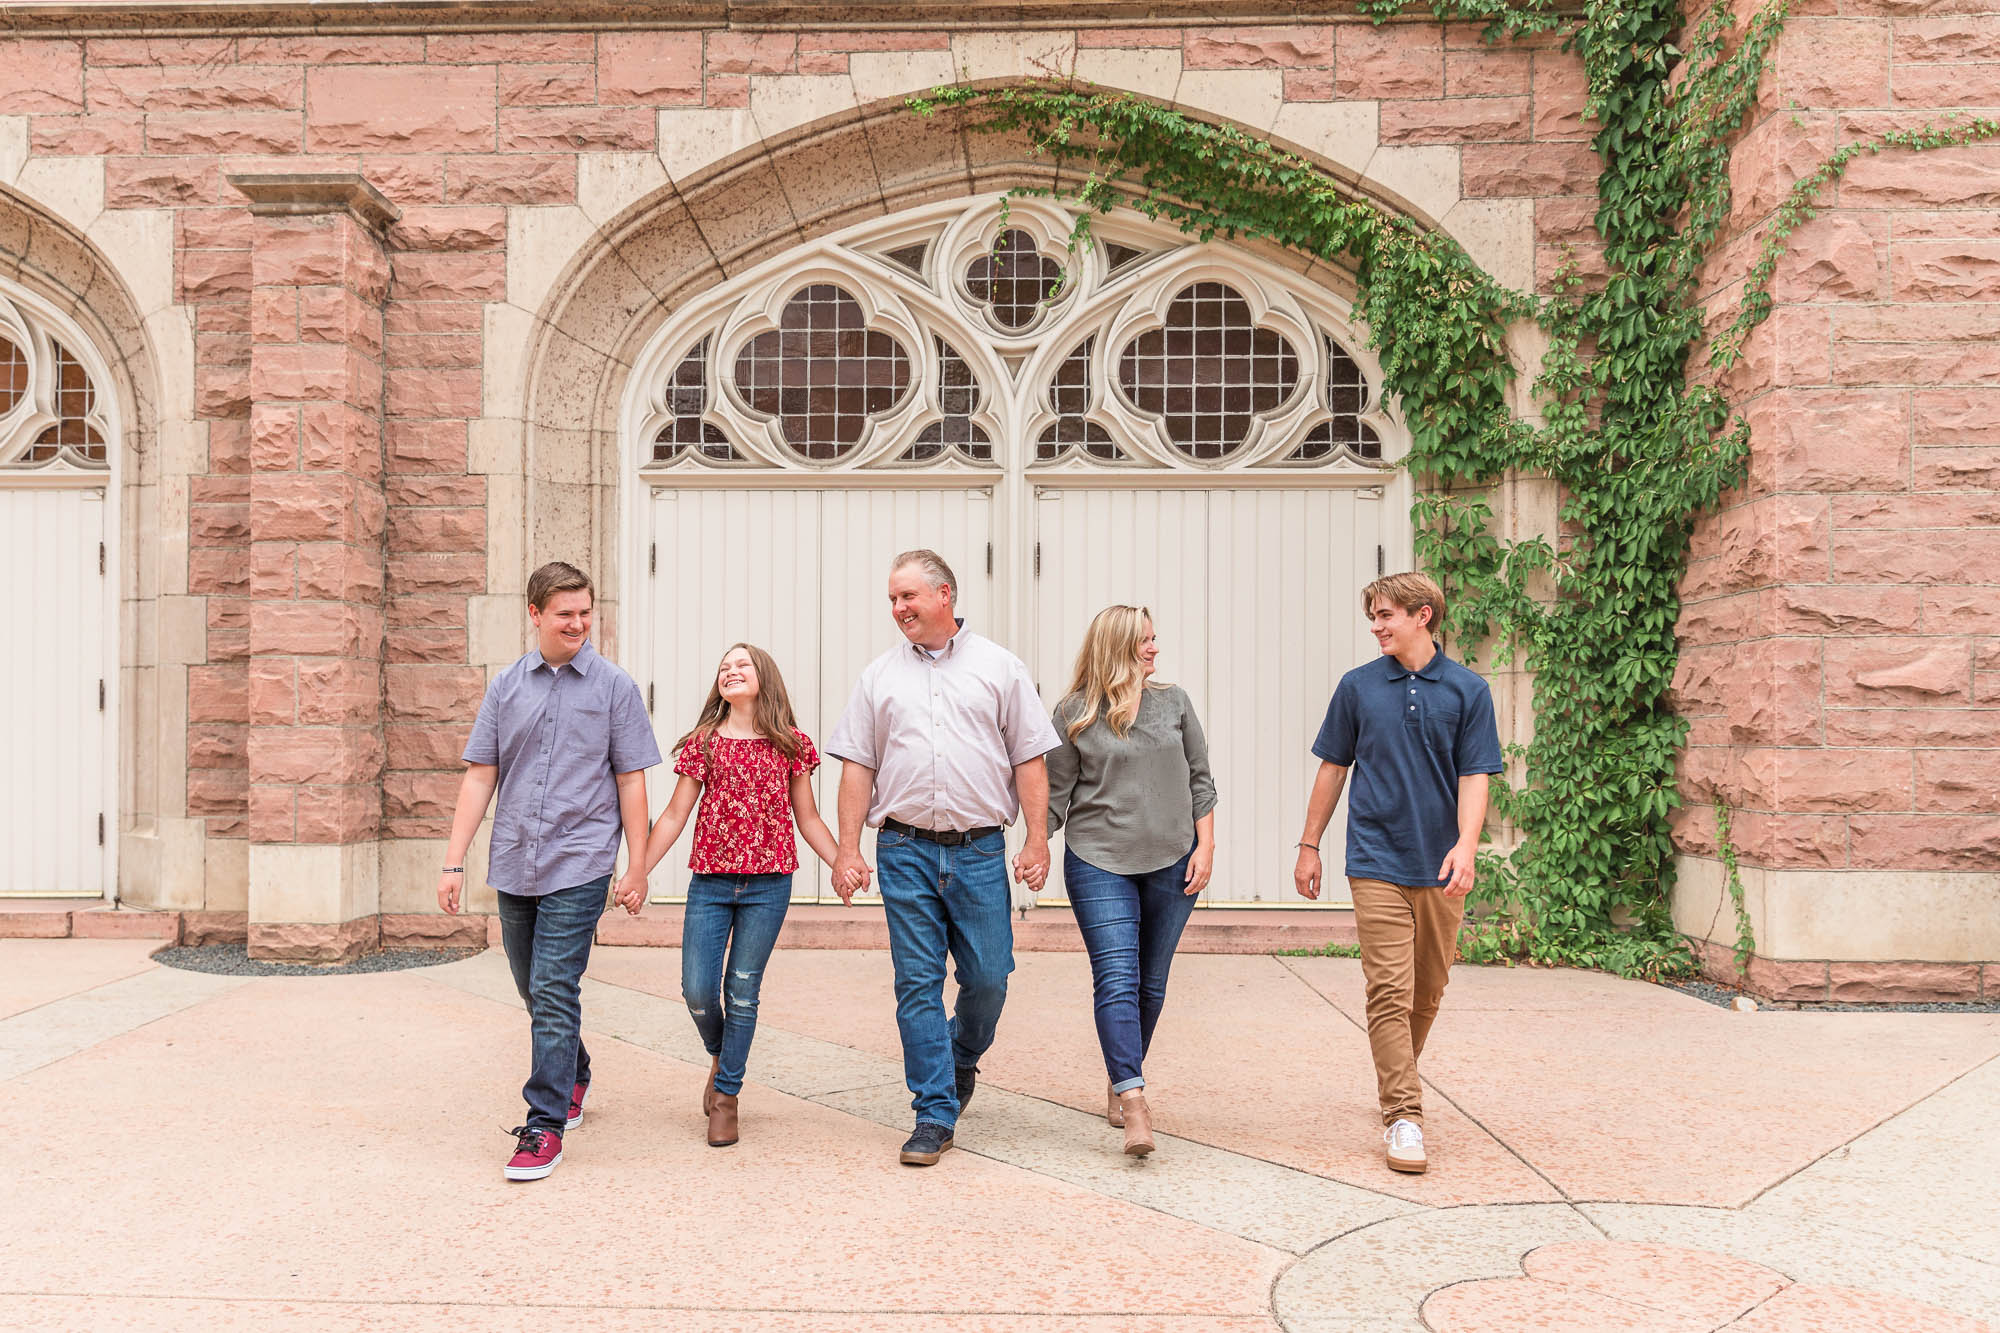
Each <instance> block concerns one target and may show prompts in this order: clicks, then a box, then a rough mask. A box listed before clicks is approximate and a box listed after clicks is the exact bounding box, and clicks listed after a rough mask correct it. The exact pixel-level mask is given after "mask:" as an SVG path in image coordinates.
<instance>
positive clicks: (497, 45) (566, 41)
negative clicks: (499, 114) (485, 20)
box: [430, 32, 593, 65]
mask: <svg viewBox="0 0 2000 1333" xmlns="http://www.w3.org/2000/svg"><path fill="white" fill-rule="evenodd" d="M592 49H593V41H592V38H591V35H590V34H589V33H587V32H505V33H498V32H494V33H487V32H481V33H465V34H439V35H437V36H434V37H432V38H431V39H430V58H431V60H432V61H434V62H437V63H440V64H454V65H523V64H551V63H555V64H562V63H570V62H574V61H580V60H589V59H590V58H591V53H592Z"/></svg>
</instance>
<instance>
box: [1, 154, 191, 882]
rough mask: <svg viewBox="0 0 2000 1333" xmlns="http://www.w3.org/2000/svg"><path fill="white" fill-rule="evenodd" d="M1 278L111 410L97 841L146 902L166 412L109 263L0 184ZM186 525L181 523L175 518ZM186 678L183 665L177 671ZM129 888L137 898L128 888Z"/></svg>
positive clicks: (182, 740) (138, 318) (162, 741)
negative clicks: (87, 365) (71, 329)
mask: <svg viewBox="0 0 2000 1333" xmlns="http://www.w3.org/2000/svg"><path fill="white" fill-rule="evenodd" d="M0 278H4V279H5V280H6V281H7V282H9V283H10V284H11V285H13V286H15V287H17V288H18V289H19V290H21V291H24V292H26V293H28V294H29V295H30V296H32V297H33V298H35V299H36V300H38V301H40V302H41V303H42V304H44V305H45V306H47V307H49V308H50V309H52V310H54V311H56V312H58V313H59V314H60V315H62V316H63V317H64V318H65V319H67V320H68V321H69V322H70V323H71V324H73V325H75V326H76V328H77V329H78V330H79V331H80V332H81V333H82V334H83V336H84V340H85V342H86V343H87V344H88V346H89V348H90V350H91V352H92V353H93V354H94V355H95V357H96V359H97V360H98V361H99V362H100V363H101V366H102V369H103V371H104V372H105V374H104V382H103V383H102V384H101V385H100V386H99V389H100V392H106V393H109V394H110V395H111V396H112V397H113V399H114V400H115V403H116V409H115V412H114V414H113V415H114V417H115V419H116V422H117V427H118V429H117V432H116V435H115V437H114V438H113V439H111V440H110V441H109V444H110V446H111V447H110V449H109V450H108V454H109V457H110V462H111V470H110V483H111V487H112V494H113V503H114V507H113V509H112V522H113V523H114V524H115V526H114V527H112V528H111V529H110V531H111V533H113V534H114V536H113V537H112V543H113V548H112V551H110V552H107V554H108V555H110V556H111V558H112V559H113V560H115V562H116V563H115V565H114V566H113V568H114V569H115V571H116V578H117V583H116V585H115V588H116V593H117V602H118V606H119V615H120V620H121V622H126V623H123V624H121V625H120V627H119V630H120V632H117V633H115V634H114V635H113V636H112V641H113V642H115V643H116V644H117V645H118V647H117V648H116V650H115V651H116V654H117V658H116V666H117V674H116V677H115V684H114V685H113V687H112V690H111V691H110V692H109V697H108V698H107V707H106V711H107V713H108V714H109V718H108V720H109V722H110V724H111V725H112V727H114V728H115V732H114V740H113V741H112V750H111V762H113V763H115V765H116V793H117V795H116V808H115V811H113V812H107V814H109V815H111V818H110V819H109V820H107V822H108V823H109V824H110V827H109V828H107V830H106V833H107V837H108V839H109V840H110V843H111V846H112V849H113V851H114V853H115V860H114V862H113V866H114V870H115V873H116V875H117V883H118V885H119V892H120V894H121V896H128V895H129V896H133V897H136V898H137V899H138V901H140V902H142V903H150V901H151V895H150V893H149V890H150V888H151V887H152V885H153V884H154V882H155V881H156V879H157V875H158V864H157V856H156V855H154V853H156V852H157V849H158V834H159V827H160V824H161V821H162V819H163V817H167V816H171V815H172V814H174V813H176V812H175V810H174V808H173V805H172V801H171V799H170V796H169V793H170V792H171V790H172V789H173V784H172V782H171V781H170V780H169V777H168V775H169V773H170V770H171V768H172V766H173V761H174V756H176V755H181V754H184V753H185V750H186V737H185V734H184V728H183V729H181V730H179V731H177V730H176V729H175V727H174V726H172V725H171V724H170V723H169V722H167V721H166V720H165V719H166V718H167V717H168V716H169V715H171V714H173V713H174V712H175V710H172V709H163V708H162V707H161V697H162V690H163V682H162V679H161V667H162V661H163V657H162V652H161V643H160V638H161V636H160V634H159V633H157V632H138V633H134V632H131V630H132V627H133V626H137V627H141V628H142V629H146V630H157V629H158V628H159V626H160V624H161V606H160V603H159V600H158V599H159V597H160V595H161V593H162V592H163V591H164V590H165V584H166V582H167V581H168V580H169V577H170V572H169V561H168V559H167V558H166V557H167V555H168V553H169V550H170V547H169V545H168V544H167V543H165V542H163V541H162V539H161V538H162V535H163V527H162V522H163V517H164V515H165V512H166V507H165V506H164V505H163V503H162V489H163V488H162V481H163V469H162V466H161V462H162V459H161V449H160V442H161V438H162V421H163V416H164V415H165V407H164V404H163V399H162V395H163V392H164V390H163V387H162V380H161V375H160V364H161V363H160V358H159V356H158V354H157V352H156V349H155V348H154V346H153V340H152V338H151V337H150V336H149V333H148V331H147V328H146V322H145V315H144V314H143V313H142V310H141V307H140V303H139V301H138V299H137V298H136V297H135V295H134V292H133V289H132V288H131V287H130V286H129V285H128V283H127V282H126V280H125V279H124V278H123V277H122V276H120V274H119V272H118V270H117V267H116V265H115V264H114V262H113V261H112V260H111V259H110V258H109V257H108V256H107V255H106V254H105V253H104V252H103V251H102V250H101V249H100V248H99V247H98V246H97V245H96V244H95V243H94V242H93V241H91V240H90V239H89V238H88V237H86V236H85V235H83V234H82V233H81V232H79V231H78V230H77V229H76V228H75V227H73V226H72V225H70V224H69V223H68V222H66V221H63V220H62V219H60V218H58V217H57V216H56V215H55V214H54V213H52V212H50V211H49V210H48V209H46V208H45V207H43V206H42V205H41V204H39V203H37V202H36V201H34V200H33V199H30V198H28V197H27V196H25V195H23V194H21V193H20V192H18V191H16V190H13V189H9V188H7V187H5V186H0ZM183 521H184V520H183ZM182 670H183V671H184V670H185V668H182ZM135 889H136V892H132V891H133V890H135Z"/></svg>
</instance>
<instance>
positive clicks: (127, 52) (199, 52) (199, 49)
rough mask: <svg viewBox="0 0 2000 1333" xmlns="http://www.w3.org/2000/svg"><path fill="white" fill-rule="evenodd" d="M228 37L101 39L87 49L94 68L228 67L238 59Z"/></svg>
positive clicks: (91, 43)
mask: <svg viewBox="0 0 2000 1333" xmlns="http://www.w3.org/2000/svg"><path fill="white" fill-rule="evenodd" d="M235 50H236V49H235V45H234V43H233V41H232V40H231V39H230V38H228V37H99V38H96V39H94V40H92V41H91V42H89V43H88V44H87V46H86V54H87V55H88V57H89V60H90V63H91V64H93V65H205V66H209V67H211V68H213V67H214V66H217V65H223V64H227V63H228V62H229V60H230V59H231V58H232V57H233V56H234V55H235Z"/></svg>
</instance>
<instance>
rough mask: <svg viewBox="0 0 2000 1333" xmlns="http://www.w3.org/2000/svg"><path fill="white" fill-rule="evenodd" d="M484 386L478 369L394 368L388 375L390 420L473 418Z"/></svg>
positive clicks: (478, 407) (480, 400)
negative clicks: (394, 418)
mask: <svg viewBox="0 0 2000 1333" xmlns="http://www.w3.org/2000/svg"><path fill="white" fill-rule="evenodd" d="M483 388H484V385H483V381H482V379H481V376H480V372H479V370H478V369H476V368H474V369H470V370H437V369H432V368H431V367H428V366H397V367H394V368H392V369H391V370H390V371H389V373H388V380H387V401H388V410H389V415H390V416H392V417H476V416H478V415H479V412H480V406H481V402H482V399H481V394H482V391H483Z"/></svg>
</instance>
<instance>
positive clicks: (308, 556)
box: [230, 173, 397, 962]
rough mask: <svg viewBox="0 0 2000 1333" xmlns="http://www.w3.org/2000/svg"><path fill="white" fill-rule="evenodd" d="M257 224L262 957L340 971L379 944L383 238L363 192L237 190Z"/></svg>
mask: <svg viewBox="0 0 2000 1333" xmlns="http://www.w3.org/2000/svg"><path fill="white" fill-rule="evenodd" d="M230 181H231V184H233V185H234V186H235V187H236V188H237V189H238V190H240V191H242V192H243V193H244V194H245V195H248V196H249V198H250V201H251V202H250V211H251V213H252V214H253V215H255V218H256V223H255V228H254V239H253V243H252V248H251V284H252V286H251V307H250V309H251V314H250V327H251V353H250V400H251V407H250V433H251V442H250V463H251V467H250V472H251V479H250V543H251V596H252V598H253V602H252V611H251V618H250V741H249V763H250V927H249V931H250V952H251V954H252V955H253V956H256V957H261V958H288V959H300V960H308V961H314V962H337V961H345V960H346V959H349V958H352V957H353V956H355V955H357V954H359V953H363V952H365V951H367V950H369V949H372V948H374V947H375V946H376V944H377V942H378V940H379V934H380V926H379V920H378V915H377V914H378V912H379V910H380V902H379V897H380V895H379V871H380V867H379V855H380V854H379V845H378V840H379V838H380V828H381V819H382V762H383V733H382V657H383V622H382V614H383V613H382V597H383V568H384V560H383V521H384V515H385V512H386V504H385V499H384V494H383V482H382V474H383V464H382V418H383V372H382V364H383V317H382V311H383V304H384V302H385V300H386V299H387V295H388V288H389V260H388V255H387V253H386V251H385V250H384V248H383V242H382V232H383V229H384V228H386V227H387V226H388V225H389V223H391V222H393V221H394V220H395V219H396V216H397V213H396V210H395V209H394V207H393V206H391V205H390V204H389V202H388V201H387V200H386V199H384V198H383V197H382V196H381V195H380V194H379V193H377V192H376V190H375V189H374V188H373V187H371V186H370V185H369V184H368V183H367V182H366V181H365V180H363V179H362V178H361V177H360V176H359V175H356V174H352V173H315V174H289V175H253V176H232V177H231V178H230Z"/></svg>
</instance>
